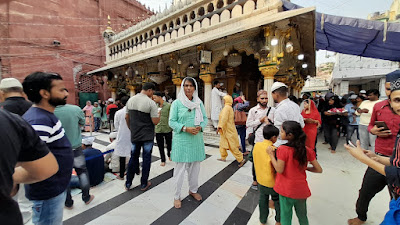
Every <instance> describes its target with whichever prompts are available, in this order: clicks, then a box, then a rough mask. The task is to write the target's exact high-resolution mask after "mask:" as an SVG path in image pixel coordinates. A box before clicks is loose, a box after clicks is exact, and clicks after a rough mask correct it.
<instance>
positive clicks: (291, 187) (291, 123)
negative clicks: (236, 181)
mask: <svg viewBox="0 0 400 225" xmlns="http://www.w3.org/2000/svg"><path fill="white" fill-rule="evenodd" d="M386 81H387V82H386V86H385V87H386V95H387V97H388V100H380V98H379V97H380V95H379V91H378V90H375V89H372V90H368V91H360V93H358V95H356V94H355V93H349V94H348V95H345V96H341V97H339V96H336V95H334V94H333V93H328V94H326V95H325V96H324V98H321V97H320V96H314V97H312V96H309V95H307V94H304V95H303V97H302V98H301V99H296V98H295V97H293V96H289V95H288V93H289V88H288V87H287V86H286V85H285V84H284V83H281V82H275V83H273V85H272V87H271V90H270V91H271V93H268V92H267V91H265V90H260V91H258V92H257V105H256V106H254V107H252V108H250V109H249V105H250V104H249V101H248V100H247V99H246V98H245V96H244V95H243V93H242V92H241V91H240V84H236V86H235V91H234V93H233V95H232V96H231V95H229V94H227V93H225V92H223V91H221V90H219V89H220V88H221V86H222V84H221V83H220V82H218V81H215V82H214V89H213V90H212V93H211V121H212V125H213V126H214V128H215V129H216V132H217V134H219V135H220V144H219V149H220V156H221V157H220V158H219V159H218V160H220V161H221V162H225V161H226V158H227V156H228V150H229V151H230V152H231V153H232V155H233V156H234V157H235V159H236V161H237V163H238V167H242V166H243V165H244V164H245V163H246V162H247V160H250V161H251V162H252V175H253V183H252V185H251V186H252V188H253V189H256V190H258V191H259V195H260V197H259V210H260V218H259V220H260V223H261V224H265V223H266V221H267V217H268V215H269V206H270V205H271V206H272V205H273V207H274V208H275V210H276V216H275V220H276V224H277V225H279V224H284V225H286V224H291V221H292V211H293V208H294V209H295V211H296V215H297V217H298V220H299V223H300V224H301V225H303V224H308V218H307V205H306V202H307V198H309V197H310V196H311V191H310V188H309V186H308V183H307V179H306V171H309V172H315V173H322V167H321V166H320V164H319V163H318V161H317V154H316V153H317V149H316V143H317V136H318V133H319V132H323V133H324V143H323V144H329V149H330V151H331V153H335V152H336V149H337V145H338V140H339V138H340V136H341V134H343V135H344V136H345V139H346V145H345V147H346V149H347V150H348V151H349V152H350V153H351V155H353V156H354V157H355V158H357V159H359V160H360V161H361V162H363V163H365V164H367V165H368V166H369V167H368V169H367V171H366V172H365V175H364V178H363V181H362V186H361V189H360V191H359V197H358V200H357V203H356V213H357V215H358V216H357V217H356V218H353V219H350V220H349V221H348V223H349V224H350V225H359V224H362V223H364V222H365V221H366V220H367V211H368V206H369V202H370V201H371V199H372V198H373V197H374V196H375V194H376V193H378V192H380V191H381V190H382V189H383V188H384V187H385V186H388V187H389V190H390V193H391V197H392V198H393V201H392V203H391V204H396V203H397V199H398V195H399V194H400V191H399V190H400V176H399V175H398V174H399V172H398V171H399V169H398V168H399V167H400V164H399V163H398V162H399V160H398V158H399V156H398V150H397V146H398V145H399V143H398V142H399V139H398V136H399V135H398V134H397V133H398V132H399V124H400V109H399V108H400V106H399V105H400V71H395V72H393V73H390V74H388V75H387V77H386ZM198 90H199V87H198V84H197V82H196V80H195V79H193V78H190V77H187V78H185V79H183V81H182V84H181V89H180V92H179V93H177V98H176V100H174V101H172V100H171V98H170V97H169V96H167V95H166V94H165V93H162V92H159V91H156V86H155V84H154V83H145V84H143V85H142V89H141V91H140V93H138V94H136V95H135V96H132V97H128V96H125V97H122V98H120V99H118V100H116V101H114V99H108V101H107V102H102V101H98V102H94V103H93V105H92V102H91V101H87V103H86V106H85V107H84V108H83V109H81V108H80V107H78V106H75V105H69V104H66V99H67V97H68V90H67V89H66V88H65V85H64V82H63V80H62V78H61V76H59V75H58V74H53V73H43V72H35V73H32V74H30V75H29V76H27V77H26V78H25V80H24V81H23V83H22V84H21V83H20V82H19V81H18V80H16V79H14V78H6V79H3V80H1V83H0V91H1V93H2V97H3V100H4V101H3V102H2V103H0V107H1V108H2V109H1V110H0V124H1V125H2V126H3V127H8V128H9V129H7V130H4V129H3V130H1V131H0V132H2V133H1V135H0V139H1V141H2V143H4V147H3V148H4V151H2V153H1V155H0V156H1V160H2V161H4V162H7V163H4V164H3V163H2V164H1V169H0V175H1V176H0V177H1V183H0V185H1V187H2V188H1V190H2V191H1V192H0V195H1V196H0V198H1V199H2V200H1V201H0V206H1V207H2V209H1V210H0V219H1V220H2V221H5V223H6V224H22V223H23V222H26V218H28V219H29V218H30V217H31V218H32V222H33V223H34V224H61V223H62V217H63V208H64V207H67V208H69V209H71V208H72V207H73V200H72V197H71V188H72V187H79V188H80V189H82V200H83V201H84V202H85V204H89V203H90V202H91V201H93V199H94V196H93V195H91V194H90V187H91V186H93V185H97V184H98V183H100V182H101V181H102V180H103V178H104V171H110V172H113V173H119V175H118V176H117V178H118V179H120V180H125V179H126V180H125V183H124V188H125V189H126V190H127V191H129V190H130V189H131V188H132V187H131V186H132V182H133V179H134V177H135V175H140V174H141V179H140V187H139V188H140V190H141V191H146V190H148V189H149V188H151V185H152V184H151V182H150V181H149V174H150V170H151V156H152V150H153V146H154V139H156V143H157V146H158V149H159V152H160V157H161V166H165V164H166V163H167V158H168V160H169V161H172V162H174V165H175V166H174V173H173V179H174V186H175V192H174V196H173V206H174V207H175V208H178V209H179V208H181V207H184V205H182V201H181V199H182V194H181V189H182V185H183V181H184V179H185V175H186V174H187V178H188V183H189V193H188V194H189V195H190V196H192V197H193V199H195V200H196V201H202V196H201V193H198V190H199V173H200V163H201V162H202V161H203V160H205V158H206V154H205V145H204V137H203V132H204V131H205V129H206V126H207V123H208V118H207V114H206V110H205V107H204V104H203V102H202V101H201V99H200V98H199V95H198ZM269 94H270V95H271V96H272V98H273V99H268V95H269ZM26 98H27V99H29V101H27V100H26ZM269 101H273V103H275V107H272V106H269V105H268V102H269ZM270 103H271V102H270ZM270 105H272V104H270ZM7 111H9V112H12V113H15V114H17V115H15V114H11V113H9V112H7ZM21 116H22V117H21ZM104 126H108V127H107V128H109V129H110V135H109V137H110V141H111V144H110V145H109V146H107V148H106V152H105V153H108V154H107V155H106V159H105V160H104V159H103V154H105V153H102V152H101V151H99V150H97V149H95V148H93V147H92V144H93V142H94V141H95V138H94V137H88V138H82V134H81V131H82V130H84V131H99V130H100V129H101V128H104ZM354 133H356V139H357V140H358V141H357V142H356V143H353V141H352V140H353V139H354V137H353V135H354ZM396 134H397V136H396ZM246 143H249V144H250V146H251V147H250V148H249V147H248V146H249V145H246ZM246 146H247V147H246ZM165 148H166V150H167V152H166V154H165ZM140 153H142V159H143V161H142V167H141V168H140V164H139V156H140ZM73 169H74V171H75V172H74V173H75V174H74V175H73V176H71V174H72V171H73ZM99 171H101V173H99ZM125 171H126V178H125ZM19 184H25V185H24V186H22V185H19ZM11 196H14V197H13V198H14V200H15V201H14V200H12V199H11ZM171 198H172V196H171ZM269 198H271V199H272V202H273V204H270V202H269ZM16 202H18V204H16ZM18 207H19V209H18ZM394 208H395V207H394ZM391 209H392V208H391ZM20 212H22V216H21V213H20ZM10 215H12V216H10ZM396 215H397V214H395V213H394V212H393V213H392V214H391V212H389V213H388V214H387V215H386V217H385V221H386V222H387V221H392V220H395V219H396V218H397V217H396ZM386 224H393V223H386Z"/></svg>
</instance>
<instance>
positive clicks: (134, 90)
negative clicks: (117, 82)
mask: <svg viewBox="0 0 400 225" xmlns="http://www.w3.org/2000/svg"><path fill="white" fill-rule="evenodd" d="M127 88H128V89H129V93H130V96H131V97H132V96H135V95H136V86H133V85H128V86H127Z"/></svg>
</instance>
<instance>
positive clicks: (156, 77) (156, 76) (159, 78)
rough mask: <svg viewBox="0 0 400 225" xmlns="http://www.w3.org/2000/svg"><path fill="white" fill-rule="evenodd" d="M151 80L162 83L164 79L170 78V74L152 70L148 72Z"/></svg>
mask: <svg viewBox="0 0 400 225" xmlns="http://www.w3.org/2000/svg"><path fill="white" fill-rule="evenodd" d="M147 75H148V76H149V78H150V80H152V81H154V82H156V83H157V84H161V83H163V82H164V81H166V80H168V78H169V77H168V76H166V75H164V74H161V73H160V72H151V73H148V74H147Z"/></svg>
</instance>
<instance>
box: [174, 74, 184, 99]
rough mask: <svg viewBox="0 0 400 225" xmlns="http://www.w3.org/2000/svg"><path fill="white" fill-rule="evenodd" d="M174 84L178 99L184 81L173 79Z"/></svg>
mask: <svg viewBox="0 0 400 225" xmlns="http://www.w3.org/2000/svg"><path fill="white" fill-rule="evenodd" d="M172 82H173V83H174V84H175V86H176V97H178V94H179V92H180V91H181V84H182V79H181V78H173V79H172Z"/></svg>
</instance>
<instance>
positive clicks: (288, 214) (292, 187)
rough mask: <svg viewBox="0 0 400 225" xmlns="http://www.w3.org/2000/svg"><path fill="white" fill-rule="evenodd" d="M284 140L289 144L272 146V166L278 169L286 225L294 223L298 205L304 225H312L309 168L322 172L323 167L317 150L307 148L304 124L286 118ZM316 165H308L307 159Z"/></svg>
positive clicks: (283, 130) (279, 192)
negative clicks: (308, 215) (309, 203)
mask: <svg viewBox="0 0 400 225" xmlns="http://www.w3.org/2000/svg"><path fill="white" fill-rule="evenodd" d="M280 135H281V138H282V140H287V141H288V143H287V144H285V145H281V146H279V147H278V149H277V150H276V158H275V154H274V148H273V147H268V149H267V152H268V154H269V155H270V157H271V162H272V165H274V167H275V170H276V172H278V174H277V176H276V183H275V186H274V190H275V191H276V192H277V193H278V194H279V203H280V207H281V223H282V225H290V224H292V210H293V209H292V208H293V206H294V208H295V210H296V215H297V217H298V220H299V223H300V225H308V218H307V205H306V200H307V198H308V197H310V196H311V192H310V189H309V188H308V183H307V175H306V170H308V171H311V172H314V173H322V168H321V166H320V165H319V163H318V161H317V160H316V159H315V152H314V150H312V149H310V148H306V145H305V144H306V134H305V133H304V132H303V129H302V128H301V126H300V124H299V123H298V122H295V121H285V122H284V123H283V124H282V128H281V133H280ZM308 161H309V162H311V165H312V167H307V162H308Z"/></svg>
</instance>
